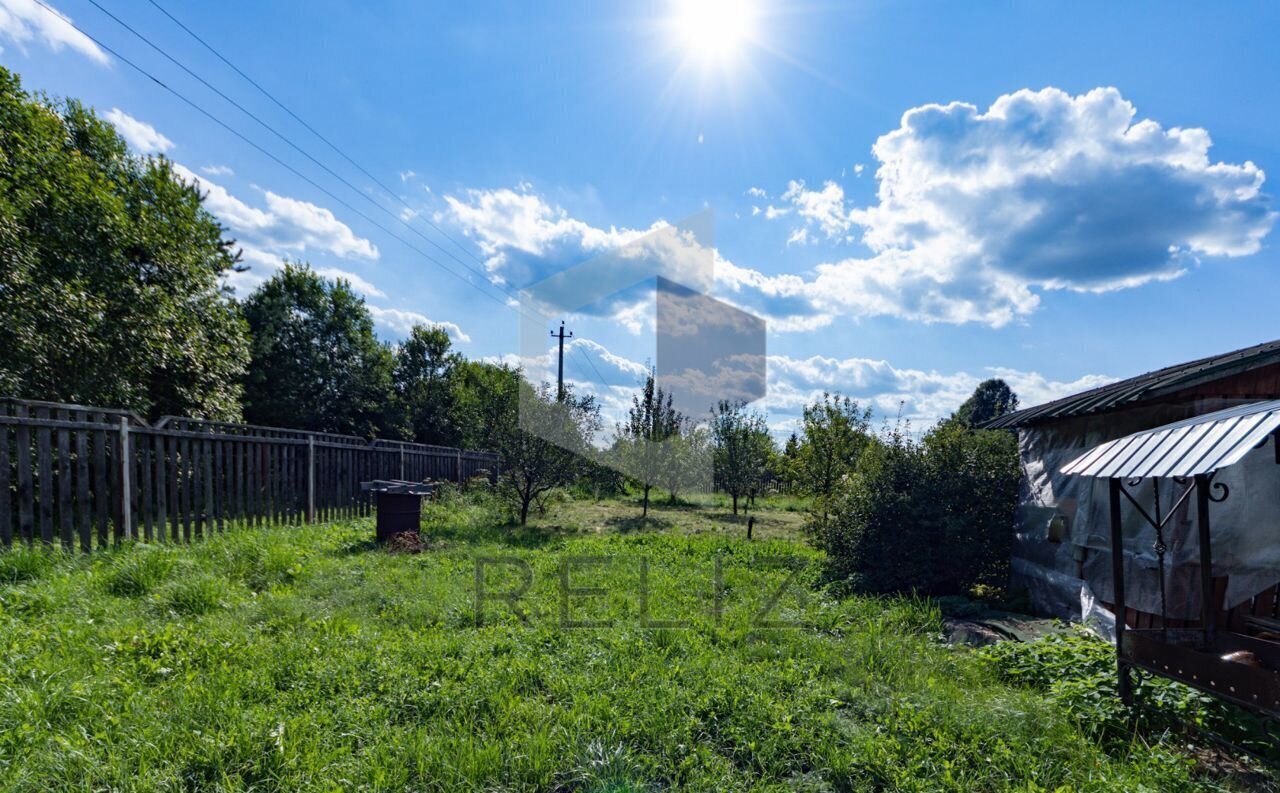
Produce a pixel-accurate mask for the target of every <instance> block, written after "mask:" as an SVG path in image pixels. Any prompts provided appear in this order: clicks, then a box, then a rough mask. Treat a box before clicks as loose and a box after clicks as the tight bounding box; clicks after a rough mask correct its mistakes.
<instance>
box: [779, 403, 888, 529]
mask: <svg viewBox="0 0 1280 793" xmlns="http://www.w3.org/2000/svg"><path fill="white" fill-rule="evenodd" d="M870 426H871V408H862V407H860V406H859V405H858V403H857V402H855V401H853V400H852V399H849V398H848V397H842V396H840V395H839V394H836V395H835V396H834V397H832V395H831V394H828V393H826V392H823V394H822V398H821V399H819V400H817V401H815V402H814V403H813V404H812V405H808V406H806V407H805V409H804V418H803V423H802V429H801V437H800V443H799V447H798V449H797V462H798V466H797V474H798V475H799V478H800V484H801V486H802V487H803V488H804V489H805V490H806V491H807V492H809V493H810V494H811V495H813V496H814V497H815V498H816V499H817V505H816V506H817V508H818V510H819V511H820V512H821V514H822V522H824V523H825V522H826V521H827V519H828V517H829V515H830V509H831V498H832V496H833V495H834V493H835V491H836V488H837V486H839V484H840V481H841V480H842V479H843V478H844V477H845V476H847V475H848V474H849V472H851V471H852V470H853V466H854V465H855V464H856V463H857V462H858V456H859V455H861V454H862V450H863V449H864V448H866V445H867V439H868V437H869V435H868V429H869V428H870Z"/></svg>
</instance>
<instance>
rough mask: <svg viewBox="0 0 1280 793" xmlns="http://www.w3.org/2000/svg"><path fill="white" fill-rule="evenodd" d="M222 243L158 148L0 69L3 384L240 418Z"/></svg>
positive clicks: (235, 331)
mask: <svg viewBox="0 0 1280 793" xmlns="http://www.w3.org/2000/svg"><path fill="white" fill-rule="evenodd" d="M235 266H236V255H235V253H234V251H233V244H232V243H231V242H230V241H229V240H227V239H226V238H224V236H223V229H222V227H221V226H219V225H218V222H217V221H216V220H215V219H214V217H213V216H212V215H210V214H209V213H208V212H207V211H206V210H205V209H204V208H203V206H202V198H201V195H200V193H199V192H198V191H197V190H196V188H195V187H194V186H192V185H189V184H185V183H184V182H183V181H182V180H181V179H180V178H179V177H178V176H177V175H176V174H175V173H174V171H173V167H172V165H171V164H170V163H169V162H168V161H167V160H165V159H163V158H139V157H136V156H133V155H131V154H130V153H129V151H128V149H127V147H126V146H125V143H124V141H123V140H122V139H121V138H120V136H119V135H118V134H116V131H115V129H114V128H113V127H112V126H111V125H110V124H108V123H107V122H105V121H102V120H101V119H99V118H98V117H97V116H95V115H94V113H93V112H92V111H91V110H88V109H86V108H85V107H84V106H82V105H81V104H80V103H78V102H75V101H66V102H62V103H54V102H52V101H50V100H48V99H45V98H43V97H33V96H31V95H30V94H27V93H26V92H24V91H23V90H22V86H21V83H20V81H19V79H18V77H17V76H16V75H14V74H13V73H12V72H9V71H7V70H5V69H3V68H0V338H3V339H4V341H3V343H0V393H4V394H9V395H16V396H20V397H29V398H35V399H49V400H56V401H63V402H77V403H83V404H90V405H103V406H111V407H126V408H131V409H133V410H136V411H139V412H141V413H145V414H150V415H152V416H156V415H160V414H165V413H172V414H182V415H196V416H204V417H208V418H217V419H235V418H237V417H238V416H239V415H240V378H241V375H242V373H243V372H244V368H245V363H246V361H247V360H248V340H247V337H246V332H245V327H244V323H243V322H242V321H241V319H240V317H239V313H238V312H237V310H236V306H235V304H234V302H233V301H232V300H231V298H230V296H229V294H228V293H227V292H226V291H225V289H224V288H223V287H222V286H221V281H220V279H221V276H222V275H224V274H225V273H227V272H228V271H230V270H232V269H233V268H234V267H235Z"/></svg>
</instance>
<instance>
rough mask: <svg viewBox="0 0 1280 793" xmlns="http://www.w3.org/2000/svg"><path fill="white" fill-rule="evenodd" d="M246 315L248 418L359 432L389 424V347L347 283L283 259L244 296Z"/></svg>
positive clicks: (370, 431)
mask: <svg viewBox="0 0 1280 793" xmlns="http://www.w3.org/2000/svg"><path fill="white" fill-rule="evenodd" d="M244 316H245V319H246V320H247V321H248V323H249V329H250V332H251V334H252V344H251V347H250V349H251V357H250V361H249V372H248V377H247V378H246V382H245V393H244V401H245V408H244V413H245V418H246V419H247V420H248V421H249V422H251V423H254V424H267V425H271V426H277V427H298V428H301V429H309V430H315V431H318V432H339V433H346V434H352V435H363V436H370V435H374V434H376V433H377V432H378V431H379V430H380V429H382V428H383V427H384V426H386V424H387V423H388V422H387V416H386V414H387V409H388V407H389V402H390V398H391V393H392V390H391V367H392V363H391V361H392V356H391V350H390V349H389V348H388V347H387V346H386V345H384V344H381V343H379V341H378V340H377V338H376V337H375V336H374V334H373V318H372V317H371V316H370V315H369V310H368V309H367V308H365V305H364V300H363V299H361V298H360V297H359V296H358V295H357V294H356V293H355V292H354V291H352V289H351V286H350V284H348V283H347V282H345V281H343V280H336V281H328V280H325V279H323V278H321V277H320V276H319V275H317V274H316V273H315V272H313V271H312V270H311V269H310V268H308V267H307V266H305V265H301V264H299V265H293V264H287V265H285V268H284V269H283V270H282V271H280V272H279V273H277V274H276V275H275V276H274V277H272V278H271V279H270V280H269V281H267V282H266V283H264V284H262V285H261V286H260V287H258V289H257V290H255V291H254V292H253V294H251V295H250V296H249V298H248V299H247V300H246V301H245V303H244Z"/></svg>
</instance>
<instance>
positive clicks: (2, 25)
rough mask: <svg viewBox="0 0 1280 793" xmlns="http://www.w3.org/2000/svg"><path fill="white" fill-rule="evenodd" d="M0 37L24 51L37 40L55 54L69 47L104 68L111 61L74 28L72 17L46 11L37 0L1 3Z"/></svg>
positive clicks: (2, 1) (3, 0)
mask: <svg viewBox="0 0 1280 793" xmlns="http://www.w3.org/2000/svg"><path fill="white" fill-rule="evenodd" d="M50 8H52V6H50ZM0 36H3V37H4V38H6V39H8V40H9V41H12V42H13V43H14V44H16V45H17V46H18V49H20V50H22V51H23V52H26V46H27V45H28V44H29V43H31V42H32V41H33V40H35V39H37V38H38V39H39V40H40V41H41V42H42V43H43V44H44V45H45V46H46V47H48V48H49V49H51V50H53V51H54V52H61V51H62V50H63V48H69V49H72V50H75V51H76V52H78V53H80V54H81V55H83V56H85V57H86V58H88V59H89V60H91V61H94V62H95V63H99V64H102V65H103V66H105V65H107V64H108V63H110V62H111V59H110V58H108V57H107V53H105V52H103V51H102V49H101V48H100V47H99V46H98V45H97V44H94V43H93V41H92V40H91V39H90V38H89V37H88V36H86V35H84V34H83V33H81V32H80V31H78V30H76V29H75V27H73V26H72V24H71V18H70V17H68V16H67V15H66V14H63V13H62V12H61V11H57V10H49V9H46V8H44V7H42V6H41V5H40V4H39V3H36V2H35V0H0Z"/></svg>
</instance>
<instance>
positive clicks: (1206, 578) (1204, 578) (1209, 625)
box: [1196, 474, 1218, 641]
mask: <svg viewBox="0 0 1280 793" xmlns="http://www.w3.org/2000/svg"><path fill="white" fill-rule="evenodd" d="M1209 480H1210V477H1209V476H1208V475H1206V474H1199V475H1197V476H1196V523H1197V524H1198V525H1197V528H1198V529H1199V530H1200V599H1201V604H1200V615H1201V616H1200V624H1201V626H1202V627H1203V628H1204V635H1205V640H1206V641H1213V634H1214V632H1215V631H1216V630H1217V627H1218V626H1217V625H1216V624H1215V623H1216V622H1217V618H1218V614H1217V609H1216V608H1214V607H1215V606H1216V605H1217V604H1216V603H1214V602H1213V554H1212V542H1211V541H1210V539H1209V485H1210V481H1209Z"/></svg>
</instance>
